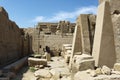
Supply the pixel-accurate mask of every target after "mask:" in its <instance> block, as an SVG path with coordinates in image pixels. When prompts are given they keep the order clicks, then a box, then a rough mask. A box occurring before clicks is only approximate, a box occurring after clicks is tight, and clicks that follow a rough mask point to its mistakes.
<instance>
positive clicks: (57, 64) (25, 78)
mask: <svg viewBox="0 0 120 80" xmlns="http://www.w3.org/2000/svg"><path fill="white" fill-rule="evenodd" d="M48 65H49V66H51V68H68V65H67V64H66V63H65V61H64V59H63V58H62V57H53V58H52V61H50V62H48ZM13 80H36V77H35V76H34V73H33V72H31V71H30V69H29V67H28V66H26V67H23V68H22V69H21V70H20V72H19V73H18V74H17V76H16V78H15V79H13Z"/></svg>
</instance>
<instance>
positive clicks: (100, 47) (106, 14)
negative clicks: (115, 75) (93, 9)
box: [92, 2, 116, 68]
mask: <svg viewBox="0 0 120 80" xmlns="http://www.w3.org/2000/svg"><path fill="white" fill-rule="evenodd" d="M92 55H93V57H94V59H95V66H103V65H107V66H108V67H110V68H111V67H113V65H114V63H115V62H116V55H115V46H114V34H113V26H112V21H111V15H110V6H109V3H108V2H103V3H102V4H101V5H99V7H98V13H97V21H96V30H95V37H94V45H93V52H92ZM106 57H107V58H106Z"/></svg>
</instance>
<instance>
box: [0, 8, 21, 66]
mask: <svg viewBox="0 0 120 80" xmlns="http://www.w3.org/2000/svg"><path fill="white" fill-rule="evenodd" d="M20 40H21V33H20V29H19V27H18V26H17V25H16V23H15V22H13V21H11V20H9V17H8V13H7V12H6V11H5V9H4V8H2V7H0V66H2V65H4V64H6V63H9V62H11V61H15V60H16V59H18V58H20V57H21V47H20V44H21V41H20Z"/></svg>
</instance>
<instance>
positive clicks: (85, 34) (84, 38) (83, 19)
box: [77, 14, 91, 54]
mask: <svg viewBox="0 0 120 80" xmlns="http://www.w3.org/2000/svg"><path fill="white" fill-rule="evenodd" d="M88 16H89V15H88V14H81V15H80V16H79V17H78V19H77V24H78V25H79V26H80V30H81V31H80V32H81V42H82V54H83V53H85V54H90V51H91V46H90V34H89V28H90V25H89V23H88ZM80 32H79V33H80Z"/></svg>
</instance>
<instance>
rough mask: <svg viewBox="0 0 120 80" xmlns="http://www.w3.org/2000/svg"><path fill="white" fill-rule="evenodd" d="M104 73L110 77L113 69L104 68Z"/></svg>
mask: <svg viewBox="0 0 120 80" xmlns="http://www.w3.org/2000/svg"><path fill="white" fill-rule="evenodd" d="M101 71H102V73H103V74H106V75H110V74H111V69H110V68H109V67H107V66H105V65H104V66H103V67H102V69H101Z"/></svg>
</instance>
